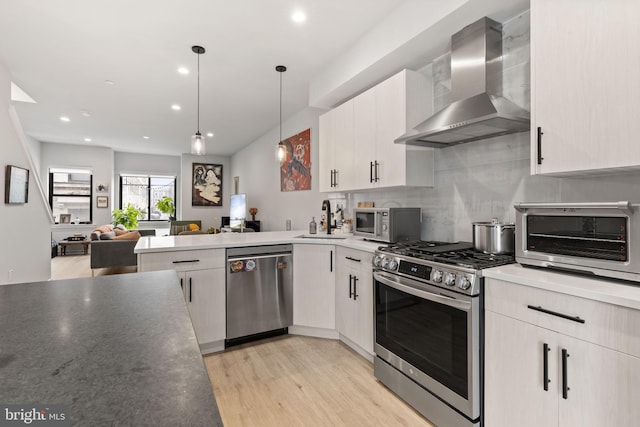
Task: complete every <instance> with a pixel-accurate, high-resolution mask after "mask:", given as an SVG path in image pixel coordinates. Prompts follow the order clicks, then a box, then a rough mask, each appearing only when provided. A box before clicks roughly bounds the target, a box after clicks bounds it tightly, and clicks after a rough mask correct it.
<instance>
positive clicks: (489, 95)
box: [395, 17, 530, 147]
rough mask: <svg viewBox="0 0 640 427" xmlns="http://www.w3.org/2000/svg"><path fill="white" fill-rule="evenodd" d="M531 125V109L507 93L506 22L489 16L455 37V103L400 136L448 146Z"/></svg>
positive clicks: (410, 141)
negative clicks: (504, 83) (504, 76)
mask: <svg viewBox="0 0 640 427" xmlns="http://www.w3.org/2000/svg"><path fill="white" fill-rule="evenodd" d="M529 129H530V124H529V112H528V111H526V110H524V109H522V108H521V107H519V106H518V105H516V104H514V103H513V102H511V101H509V100H508V99H505V98H503V97H502V25H501V24H500V23H498V22H496V21H493V20H491V19H489V18H487V17H484V18H482V19H480V20H478V21H476V22H474V23H473V24H471V25H468V26H467V27H465V28H463V29H462V30H461V31H459V32H457V33H456V34H454V35H453V36H452V37H451V103H450V104H449V105H448V106H447V107H445V108H443V109H442V110H440V111H439V112H437V113H436V114H434V115H433V116H431V117H429V118H428V119H427V120H425V121H424V122H422V123H420V124H419V125H418V126H416V127H415V128H414V129H412V130H410V131H409V132H407V133H406V134H404V135H402V136H401V137H399V138H398V139H396V140H395V142H396V144H409V145H420V146H427V147H448V146H451V145H455V144H460V143H463V142H470V141H475V140H478V139H485V138H491V137H494V136H500V135H506V134H509V133H516V132H524V131H528V130H529Z"/></svg>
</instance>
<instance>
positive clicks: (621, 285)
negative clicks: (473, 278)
mask: <svg viewBox="0 0 640 427" xmlns="http://www.w3.org/2000/svg"><path fill="white" fill-rule="evenodd" d="M482 273H483V276H484V277H489V278H493V279H499V280H504V281H507V282H514V283H518V284H521V285H525V286H532V287H534V288H540V289H546V290H549V291H554V292H559V293H563V294H568V295H574V296H577V297H581V298H587V299H591V300H595V301H602V302H607V303H610V304H616V305H619V306H622V307H629V308H633V309H637V310H640V284H639V285H635V284H633V283H628V282H621V281H614V280H603V279H597V278H592V277H588V276H582V275H578V274H571V273H564V272H558V271H553V270H545V269H540V268H531V267H523V266H521V265H520V264H509V265H503V266H501V267H494V268H489V269H486V270H482ZM487 286H491V285H490V284H489V285H487Z"/></svg>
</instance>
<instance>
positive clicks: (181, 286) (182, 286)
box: [180, 277, 184, 289]
mask: <svg viewBox="0 0 640 427" xmlns="http://www.w3.org/2000/svg"><path fill="white" fill-rule="evenodd" d="M180 289H184V285H183V284H182V277H181V278H180Z"/></svg>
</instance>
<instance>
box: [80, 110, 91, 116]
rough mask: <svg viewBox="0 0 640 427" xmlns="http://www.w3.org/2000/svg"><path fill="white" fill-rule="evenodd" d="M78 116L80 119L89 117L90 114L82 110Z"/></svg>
mask: <svg viewBox="0 0 640 427" xmlns="http://www.w3.org/2000/svg"><path fill="white" fill-rule="evenodd" d="M80 115H81V116H82V117H91V112H90V111H87V110H82V111H80Z"/></svg>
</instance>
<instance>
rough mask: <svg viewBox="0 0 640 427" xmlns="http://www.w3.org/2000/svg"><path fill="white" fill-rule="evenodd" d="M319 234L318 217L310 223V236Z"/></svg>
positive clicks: (312, 218)
mask: <svg viewBox="0 0 640 427" xmlns="http://www.w3.org/2000/svg"><path fill="white" fill-rule="evenodd" d="M317 232H318V224H316V217H315V216H314V217H311V222H310V223H309V234H316V233H317Z"/></svg>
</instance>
